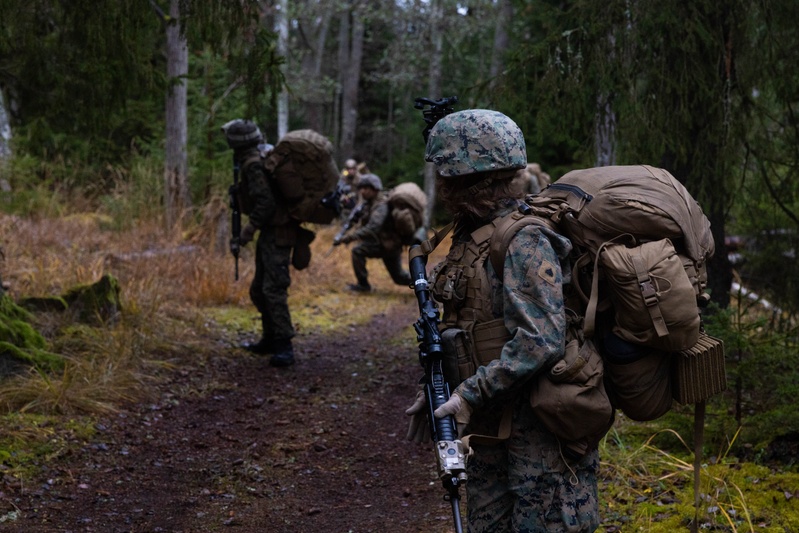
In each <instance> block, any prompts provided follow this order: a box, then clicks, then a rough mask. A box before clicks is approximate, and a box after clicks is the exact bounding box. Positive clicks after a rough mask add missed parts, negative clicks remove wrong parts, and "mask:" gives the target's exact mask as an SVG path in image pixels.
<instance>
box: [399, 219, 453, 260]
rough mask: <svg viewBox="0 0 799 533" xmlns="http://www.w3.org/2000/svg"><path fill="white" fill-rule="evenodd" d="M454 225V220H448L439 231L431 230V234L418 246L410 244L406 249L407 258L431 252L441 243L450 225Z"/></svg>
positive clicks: (449, 229) (450, 228) (450, 227)
mask: <svg viewBox="0 0 799 533" xmlns="http://www.w3.org/2000/svg"><path fill="white" fill-rule="evenodd" d="M454 225H455V223H454V222H450V223H449V224H447V225H446V226H444V227H443V228H441V229H440V230H439V231H436V230H433V236H432V237H430V238H429V239H427V240H426V241H424V242H423V243H422V244H420V245H419V246H411V248H410V249H409V250H408V259H409V260H411V259H414V258H415V257H419V256H422V255H424V256H428V255H430V254H431V253H433V250H435V249H436V248H438V245H439V244H441V241H443V240H444V237H446V236H447V234H448V233H449V232H450V231H452V227H453V226H454Z"/></svg>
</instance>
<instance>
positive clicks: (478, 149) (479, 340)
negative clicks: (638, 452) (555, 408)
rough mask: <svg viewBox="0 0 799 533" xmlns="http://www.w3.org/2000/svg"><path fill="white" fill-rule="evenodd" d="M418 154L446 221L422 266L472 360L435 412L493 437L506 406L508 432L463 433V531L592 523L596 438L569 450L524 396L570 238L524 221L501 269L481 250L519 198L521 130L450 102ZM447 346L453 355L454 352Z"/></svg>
mask: <svg viewBox="0 0 799 533" xmlns="http://www.w3.org/2000/svg"><path fill="white" fill-rule="evenodd" d="M487 146H488V147H491V149H486V148H485V147H487ZM425 160H426V161H430V162H432V163H433V164H434V165H435V167H436V172H437V179H436V181H437V186H438V198H439V200H440V201H441V203H442V205H443V206H444V208H445V209H446V210H447V212H448V213H450V214H452V215H453V216H454V220H455V227H454V229H453V236H452V245H451V248H450V251H449V254H448V255H447V258H446V259H445V260H444V262H442V263H441V264H440V265H438V266H436V267H435V268H434V269H433V271H432V273H431V275H430V278H431V280H430V281H431V283H430V285H431V292H432V295H433V298H434V299H435V301H436V302H438V303H439V304H440V305H441V307H442V311H443V313H442V322H441V323H442V334H443V335H447V333H452V332H456V333H457V330H463V331H467V332H468V335H467V336H466V338H467V341H465V342H467V343H468V346H465V347H464V349H465V350H466V351H467V352H468V353H470V354H473V357H472V360H477V361H480V362H481V363H482V365H481V366H479V367H477V368H476V369H474V370H472V372H473V374H471V375H460V376H459V377H460V380H462V382H461V383H460V385H458V386H457V387H456V388H455V389H454V391H453V392H452V394H451V396H450V399H449V400H448V401H447V402H446V403H444V404H443V405H442V406H441V407H439V408H438V409H437V410H436V411H435V413H434V415H435V416H436V417H445V416H448V415H453V416H454V417H455V420H457V422H458V432H459V434H460V433H464V434H476V435H493V436H496V435H498V434H499V427H500V421H501V420H502V419H503V415H505V414H506V413H507V414H509V415H510V429H509V431H510V435H509V436H508V437H507V439H500V441H499V442H497V443H493V444H487V443H485V442H480V443H478V442H475V441H474V440H473V441H472V442H471V449H472V454H471V455H470V457H469V460H468V462H467V466H466V471H467V475H468V478H469V481H468V483H467V484H466V496H467V500H468V505H467V507H468V530H469V532H470V533H478V532H480V533H493V532H497V531H502V532H510V531H526V532H533V531H535V532H546V531H561V532H563V531H570V532H591V531H594V530H595V529H596V528H597V526H598V525H599V509H598V503H597V479H596V475H597V469H598V467H599V456H598V452H597V450H596V448H594V449H591V450H589V451H588V453H586V454H585V455H583V456H582V457H579V458H576V457H571V458H569V459H567V458H566V452H564V450H563V449H562V448H561V445H560V443H559V441H558V439H557V438H556V437H555V435H553V434H552V432H550V431H549V430H548V429H547V428H546V427H544V426H543V424H542V422H541V421H540V420H539V419H538V418H537V417H536V416H535V413H534V412H533V410H532V407H531V404H530V394H531V388H532V386H533V385H534V383H535V381H536V380H537V379H539V378H541V379H546V378H542V377H541V376H542V373H543V372H545V371H546V370H548V369H549V368H550V367H551V366H552V365H553V364H554V363H555V362H556V361H558V360H559V359H561V358H562V357H563V354H564V346H565V336H566V329H567V322H566V312H565V304H564V298H563V288H562V286H563V283H564V277H565V278H566V280H568V276H569V273H570V272H571V269H570V265H569V259H568V256H569V253H570V251H571V247H572V246H571V243H570V242H569V240H568V239H566V238H565V237H563V236H560V235H558V234H557V233H555V232H553V231H551V230H549V229H548V228H545V227H543V226H538V225H535V224H532V225H528V226H524V227H522V228H521V229H520V230H518V231H517V232H516V233H515V234H514V235H513V237H512V238H511V239H510V241H509V242H508V246H507V251H506V253H505V257H504V262H503V266H502V271H501V272H496V271H495V270H494V267H493V265H492V262H491V261H489V260H486V259H487V258H488V253H489V250H490V246H491V245H493V244H494V243H491V235H492V233H493V223H494V222H495V221H496V220H497V219H498V218H499V217H502V216H505V215H509V214H511V213H513V212H514V211H515V210H517V209H518V207H519V206H520V204H521V200H520V194H519V191H517V190H514V185H513V183H512V181H513V179H514V176H515V175H516V172H517V170H519V169H524V168H525V167H526V166H527V154H526V150H525V142H524V136H523V135H522V132H521V130H520V129H519V127H518V126H517V125H516V123H514V122H513V121H512V120H511V119H510V118H508V117H507V116H505V115H503V114H502V113H499V112H496V111H489V110H484V109H472V110H466V111H459V112H456V113H452V114H449V115H447V116H445V117H444V118H442V119H441V120H440V121H439V122H438V123H437V124H436V125H435V126H434V127H433V129H432V130H431V131H430V135H429V138H428V141H427V147H426V153H425ZM486 235H487V236H488V237H487V238H486ZM489 325H490V328H489V327H486V328H483V326H489ZM450 330H452V331H450ZM481 334H484V335H483V336H482V337H481ZM445 350H452V348H445ZM447 357H450V358H453V357H454V358H456V359H457V361H458V362H459V363H460V361H461V359H459V358H458V354H455V353H449V352H447V353H445V358H447ZM425 402H426V400H425V395H424V392H423V391H420V393H419V395H417V398H416V401H415V402H414V404H413V405H412V406H411V407H410V408H409V409H408V410H407V411H406V414H408V415H409V416H411V417H412V418H411V423H410V427H409V430H408V439H409V440H415V441H416V442H424V441H425V439H427V440H428V441H429V436H427V437H425V429H427V431H429V429H428V428H429V426H428V421H427V419H426V418H427V417H426V409H427V407H426V403H425ZM428 435H429V433H428Z"/></svg>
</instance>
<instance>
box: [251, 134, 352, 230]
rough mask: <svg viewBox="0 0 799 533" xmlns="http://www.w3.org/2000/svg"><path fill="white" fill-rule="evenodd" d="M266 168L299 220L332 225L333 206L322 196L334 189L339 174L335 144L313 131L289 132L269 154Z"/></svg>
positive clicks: (291, 213) (292, 212) (287, 204)
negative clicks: (324, 202) (325, 204)
mask: <svg viewBox="0 0 799 533" xmlns="http://www.w3.org/2000/svg"><path fill="white" fill-rule="evenodd" d="M264 167H265V168H266V170H267V171H268V172H269V173H270V174H271V176H272V180H273V183H274V184H275V185H276V188H277V190H278V192H279V194H280V196H281V200H282V201H283V202H284V205H285V207H286V208H287V209H288V213H289V216H290V217H291V218H293V219H295V220H298V221H300V222H311V223H315V224H329V223H330V222H332V221H333V218H335V216H336V213H335V211H334V210H333V209H330V208H327V207H325V206H323V205H322V203H321V200H322V198H323V197H324V196H325V195H327V194H329V193H332V192H333V191H335V189H336V184H337V183H338V178H339V173H338V168H337V167H336V162H335V161H334V160H333V145H332V144H331V143H330V141H329V140H328V139H327V138H326V137H324V136H323V135H321V134H319V133H317V132H315V131H313V130H296V131H290V132H288V133H287V134H286V135H284V136H283V138H281V139H280V141H279V142H278V143H277V145H276V146H275V148H274V149H273V150H272V151H271V152H270V153H269V155H267V157H266V160H265V161H264Z"/></svg>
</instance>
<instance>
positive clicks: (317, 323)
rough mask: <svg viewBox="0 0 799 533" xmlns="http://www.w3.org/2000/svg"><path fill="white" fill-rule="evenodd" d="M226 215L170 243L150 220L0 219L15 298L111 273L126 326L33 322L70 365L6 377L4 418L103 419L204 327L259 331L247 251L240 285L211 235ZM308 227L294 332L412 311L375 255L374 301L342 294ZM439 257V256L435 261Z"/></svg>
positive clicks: (325, 237)
mask: <svg viewBox="0 0 799 533" xmlns="http://www.w3.org/2000/svg"><path fill="white" fill-rule="evenodd" d="M222 216H226V214H225V211H224V206H223V205H222V204H221V202H211V203H210V204H209V206H208V207H206V208H205V210H204V212H203V216H202V217H201V218H202V219H203V220H204V221H205V222H203V223H200V224H196V225H188V226H187V227H188V229H186V230H185V231H183V232H181V233H179V234H176V235H174V236H168V235H165V233H164V231H163V230H162V228H161V227H160V223H159V222H158V221H156V220H153V221H140V222H137V223H136V224H135V225H131V226H132V227H131V228H129V229H111V228H112V227H114V224H112V221H111V220H110V219H109V218H108V217H105V216H102V215H98V214H93V213H90V214H74V215H70V216H66V217H64V218H59V219H47V218H37V219H33V218H21V217H15V216H9V215H0V243H2V249H3V252H4V256H5V259H4V261H3V262H2V263H0V271H1V272H2V277H3V279H4V280H5V281H7V282H9V283H10V285H11V289H10V291H9V292H10V295H11V297H12V298H14V299H19V298H21V297H27V296H55V295H59V294H62V293H63V292H64V291H66V290H67V289H69V288H70V287H72V286H74V285H76V284H85V283H92V282H95V281H97V280H98V279H99V278H100V277H101V276H103V275H104V274H111V275H113V276H115V277H116V278H117V279H118V280H119V282H120V287H121V289H122V294H121V300H122V305H123V316H122V318H121V319H120V320H119V321H117V322H115V323H113V324H106V325H105V326H103V327H102V328H99V329H93V328H89V327H74V326H71V325H69V324H65V323H62V321H60V319H59V318H58V317H53V316H49V315H46V316H41V317H40V319H39V320H40V324H38V325H39V327H40V328H42V329H43V331H45V334H46V335H47V336H48V337H50V341H51V349H52V351H55V352H56V353H60V354H62V355H64V356H65V357H66V362H65V366H64V371H63V372H62V374H61V375H57V376H53V375H46V374H43V373H39V372H35V371H31V372H30V373H29V374H28V375H25V376H20V377H18V378H15V379H13V380H7V381H6V383H4V385H3V387H2V389H0V406H3V407H4V410H5V411H6V412H13V411H26V412H44V413H71V412H88V413H91V412H103V411H108V410H111V409H113V408H114V406H115V405H118V404H119V402H122V401H126V400H131V399H136V398H140V397H142V396H143V395H146V389H147V386H146V385H147V384H146V381H147V376H148V375H150V374H151V373H152V366H153V365H163V364H181V363H179V362H178V360H179V359H180V357H179V356H177V355H176V353H175V352H176V350H181V349H182V350H184V351H185V348H179V347H185V346H190V345H192V344H198V337H202V336H204V335H213V334H214V333H213V332H210V331H209V327H211V326H213V328H214V331H216V332H217V334H219V333H220V332H221V334H223V335H228V336H229V337H230V338H229V339H227V340H226V342H230V343H233V342H236V341H237V337H240V336H242V335H251V336H252V335H257V332H258V328H259V320H258V313H257V311H256V310H255V308H254V306H253V305H252V304H251V303H250V299H249V282H250V280H251V279H252V275H253V270H254V258H253V248H254V245H253V244H249V245H248V246H247V247H245V248H244V249H243V250H242V252H241V257H240V260H239V280H238V281H236V280H235V279H234V261H233V258H232V256H231V255H230V254H229V252H228V251H227V235H226V234H224V235H219V228H220V223H219V222H220V220H221V219H220V217H222ZM221 226H222V227H224V225H221ZM313 229H314V230H315V231H316V232H317V238H316V240H315V241H314V242H313V243H312V245H311V248H312V252H313V260H312V262H311V265H310V266H309V267H308V268H307V269H306V270H303V271H296V270H294V269H292V285H291V288H290V290H289V305H290V308H291V311H292V318H293V320H294V322H295V326H296V329H297V332H298V333H299V334H308V333H314V332H316V333H331V332H334V331H336V330H337V329H343V328H347V327H349V326H351V325H353V324H358V323H362V322H365V321H367V320H369V319H370V318H371V317H372V316H373V315H374V314H376V313H384V312H386V311H387V310H388V309H390V307H391V306H393V305H396V304H397V303H402V304H403V305H415V300H414V298H413V293H412V291H411V290H410V289H409V288H407V287H401V286H397V285H395V284H394V283H393V282H392V281H391V279H390V277H389V275H388V273H387V272H386V270H385V267H384V266H383V265H382V262H381V261H380V260H379V259H375V260H371V261H370V262H369V270H370V281H371V282H372V285H373V286H374V287H375V288H376V291H375V293H373V294H371V295H356V294H353V293H351V292H349V291H346V290H345V286H346V284H347V283H351V282H354V281H355V279H354V275H353V273H352V266H351V263H350V253H349V248H348V247H346V246H340V247H336V248H333V247H332V239H333V235H334V234H335V232H336V230H337V228H336V227H335V226H324V227H316V228H313ZM442 248H443V247H442ZM442 254H443V250H439V251H437V252H436V254H435V255H434V257H433V259H431V263H432V262H435V261H437V260H439V259H440V258H441V255H442ZM210 320H212V321H213V324H211V322H210ZM156 325H157V326H156ZM200 344H201V343H200ZM200 351H201V352H202V346H200Z"/></svg>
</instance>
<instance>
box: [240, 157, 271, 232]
mask: <svg viewBox="0 0 799 533" xmlns="http://www.w3.org/2000/svg"><path fill="white" fill-rule="evenodd" d="M244 171H245V172H246V173H247V183H248V187H249V194H250V200H252V204H253V209H252V213H250V222H252V225H253V226H255V227H256V228H258V229H263V227H264V225H266V224H267V223H268V222H269V220H271V219H272V217H273V216H274V214H275V209H277V203H276V201H275V195H274V193H273V192H272V188H271V187H270V186H269V181H268V177H267V175H266V170H264V168H263V166H262V165H256V164H252V165H249V166H247V168H245V169H244Z"/></svg>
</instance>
